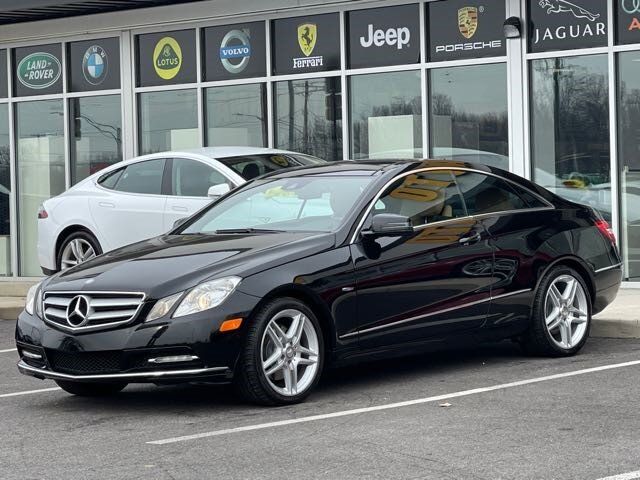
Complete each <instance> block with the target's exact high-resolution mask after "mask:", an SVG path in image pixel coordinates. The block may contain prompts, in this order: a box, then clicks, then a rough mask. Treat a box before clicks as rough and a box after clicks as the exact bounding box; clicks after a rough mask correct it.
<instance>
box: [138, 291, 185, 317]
mask: <svg viewBox="0 0 640 480" xmlns="http://www.w3.org/2000/svg"><path fill="white" fill-rule="evenodd" d="M182 293H183V292H180V293H176V294H175V295H171V296H169V297H165V298H162V299H160V300H158V301H157V302H156V304H155V305H154V306H153V308H152V309H151V311H150V312H149V315H147V318H145V320H144V321H145V322H151V321H153V320H157V319H158V318H162V317H164V316H165V315H166V314H167V313H169V311H170V310H171V309H172V308H173V306H174V305H175V303H176V302H177V301H178V300H180V297H181V296H182Z"/></svg>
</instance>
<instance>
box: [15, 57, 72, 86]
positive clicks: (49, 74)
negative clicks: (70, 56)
mask: <svg viewBox="0 0 640 480" xmlns="http://www.w3.org/2000/svg"><path fill="white" fill-rule="evenodd" d="M61 72H62V67H61V66H60V61H59V60H58V59H57V58H56V57H55V56H53V55H51V54H50V53H46V52H35V53H32V54H30V55H27V56H26V57H24V58H23V59H22V60H21V61H20V63H19V64H18V80H19V81H20V83H21V84H22V85H24V86H25V87H27V88H32V89H34V90H42V89H44V88H48V87H50V86H51V85H53V84H54V83H56V82H57V81H58V79H59V78H60V74H61Z"/></svg>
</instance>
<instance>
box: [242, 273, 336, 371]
mask: <svg viewBox="0 0 640 480" xmlns="http://www.w3.org/2000/svg"><path fill="white" fill-rule="evenodd" d="M282 297H291V298H295V299H296V300H299V301H301V302H302V303H304V304H305V305H307V306H308V307H309V308H310V309H311V310H312V311H313V313H315V315H316V317H317V318H318V321H319V322H320V328H321V330H322V337H323V340H324V349H325V353H326V354H327V355H326V357H325V358H326V359H327V360H329V359H330V357H331V355H330V352H332V351H333V350H334V348H335V345H336V331H335V323H334V319H333V315H332V314H331V312H330V311H329V308H328V307H327V305H326V303H325V302H323V301H322V299H321V298H320V297H319V296H318V295H317V294H316V293H315V292H314V291H313V290H312V289H310V288H308V287H305V286H303V285H296V284H293V283H292V284H286V285H281V286H279V287H276V288H274V289H273V290H271V291H270V292H269V293H267V294H266V295H265V296H264V297H262V299H261V300H260V301H259V302H258V303H257V305H256V306H255V307H254V308H253V310H252V312H251V315H253V314H254V312H257V311H258V310H259V309H260V308H262V306H263V305H265V304H266V303H268V302H270V301H271V300H273V299H275V298H282Z"/></svg>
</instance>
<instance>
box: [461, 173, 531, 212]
mask: <svg viewBox="0 0 640 480" xmlns="http://www.w3.org/2000/svg"><path fill="white" fill-rule="evenodd" d="M456 182H457V183H458V187H459V188H460V192H462V196H463V197H464V203H465V205H466V207H467V214H468V215H482V214H485V213H494V212H507V211H510V210H521V209H523V208H529V205H527V203H526V202H525V201H524V200H523V199H522V198H520V197H519V196H518V195H516V193H515V191H514V190H513V189H512V188H511V186H510V185H509V184H508V183H507V182H505V181H504V180H500V179H499V178H496V177H492V176H490V175H482V174H479V173H472V172H462V171H460V172H456Z"/></svg>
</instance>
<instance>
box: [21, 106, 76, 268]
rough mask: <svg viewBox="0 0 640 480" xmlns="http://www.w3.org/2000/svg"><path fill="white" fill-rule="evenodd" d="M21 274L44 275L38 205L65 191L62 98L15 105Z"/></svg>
mask: <svg viewBox="0 0 640 480" xmlns="http://www.w3.org/2000/svg"><path fill="white" fill-rule="evenodd" d="M15 119H16V122H15V125H16V162H17V168H18V217H19V227H20V230H19V239H20V272H19V273H20V275H23V276H29V277H32V276H39V275H42V272H41V270H40V266H39V262H38V254H37V251H36V243H37V236H38V231H37V221H38V219H37V214H38V207H39V206H40V204H42V202H44V201H45V200H47V199H49V198H51V197H53V196H55V195H59V194H60V193H62V192H63V191H64V188H65V180H64V114H63V108H62V100H44V101H37V102H23V103H18V104H17V105H16V117H15Z"/></svg>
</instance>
